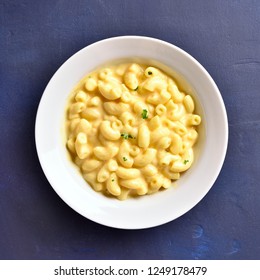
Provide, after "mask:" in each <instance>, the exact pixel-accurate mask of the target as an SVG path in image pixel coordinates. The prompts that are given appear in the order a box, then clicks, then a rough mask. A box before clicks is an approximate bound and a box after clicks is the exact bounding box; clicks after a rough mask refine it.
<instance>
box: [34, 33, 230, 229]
mask: <svg viewBox="0 0 260 280" xmlns="http://www.w3.org/2000/svg"><path fill="white" fill-rule="evenodd" d="M122 41H127V42H131V43H133V42H135V43H137V42H138V43H139V42H144V43H151V44H155V45H158V46H159V45H162V46H163V47H164V48H166V49H167V50H169V51H171V50H172V51H173V52H175V53H179V54H180V56H182V58H183V59H184V60H185V61H187V63H191V66H192V67H193V68H194V69H193V70H196V71H198V72H199V74H200V75H202V76H204V78H205V82H206V83H207V85H209V86H210V88H211V90H212V93H210V94H212V96H213V95H214V100H215V102H216V103H215V104H214V105H215V106H214V108H205V107H203V106H202V107H203V110H205V111H206V112H205V115H206V116H207V114H209V110H211V109H212V110H213V111H214V110H215V112H216V113H217V114H218V115H217V116H216V118H218V126H217V127H216V128H215V129H216V131H217V132H218V134H219V135H220V137H218V139H216V140H214V141H215V142H214V145H217V149H216V150H217V151H216V152H215V154H214V157H213V158H212V162H213V163H214V170H212V171H211V172H210V177H207V179H204V182H203V183H202V184H205V186H203V188H201V189H200V192H199V194H198V195H197V196H196V197H194V198H191V199H190V198H189V199H187V202H186V204H185V205H183V206H182V207H179V208H180V209H177V210H176V209H174V210H176V211H175V212H171V210H172V209H171V207H170V205H169V206H165V209H166V210H169V212H168V213H165V214H164V215H161V216H159V215H158V216H157V215H154V218H153V219H148V221H146V220H145V218H148V216H149V215H150V214H149V213H148V214H147V215H146V216H145V215H144V216H142V218H141V220H138V216H139V215H138V212H135V211H134V210H133V213H135V215H138V216H137V217H135V218H134V219H132V218H131V216H128V215H127V216H126V217H125V218H126V221H125V220H124V219H123V218H122V217H121V216H120V215H119V216H120V217H119V216H118V217H115V213H116V212H115V209H114V208H116V210H118V209H120V210H119V211H121V206H120V205H119V204H118V202H112V204H111V203H110V202H106V201H105V200H104V201H103V202H105V205H104V206H103V205H102V204H100V202H99V200H100V199H101V200H102V199H104V198H101V196H100V194H93V197H92V194H91V197H90V199H91V200H92V199H93V201H94V202H93V203H92V205H91V207H92V208H88V207H86V208H84V207H82V201H81V204H80V205H79V204H78V203H77V199H78V200H80V199H81V197H82V196H85V195H86V192H84V190H82V189H77V191H75V193H77V194H73V193H72V192H71V191H70V192H69V193H66V192H64V189H62V188H61V187H60V186H59V183H60V182H61V181H60V180H59V176H57V175H56V176H55V175H54V173H53V168H56V167H57V166H49V163H50V159H48V160H46V157H45V154H44V153H43V152H42V151H43V150H46V149H47V148H46V145H47V144H46V145H45V144H44V143H43V140H42V139H43V137H44V135H45V134H44V133H45V132H46V131H48V127H49V126H52V124H46V123H45V124H44V126H43V125H42V124H43V123H44V117H45V116H46V104H47V103H48V100H50V98H51V96H50V94H51V92H50V88H51V87H52V86H53V84H54V83H55V81H57V80H58V79H61V72H64V71H65V70H66V71H67V70H68V69H69V67H70V64H71V63H73V61H75V60H77V59H79V57H80V56H81V55H82V54H83V53H84V52H88V51H90V50H92V51H93V50H94V49H95V48H96V47H99V46H100V45H102V44H111V43H112V44H117V43H121V42H122ZM122 57H123V56H122ZM101 60H102V58H101ZM161 62H162V63H165V62H164V61H161ZM98 65H99V64H97V65H96V66H98ZM177 71H178V69H177ZM85 74H87V73H85ZM181 74H183V75H184V76H185V73H181ZM80 78H81V77H79V79H80ZM70 90H71V89H69V91H70ZM199 101H200V100H199ZM63 110H64V108H63ZM211 124H212V121H211ZM207 125H209V124H208V123H206V126H207ZM208 129H212V128H210V127H208ZM215 136H217V134H215ZM35 141H36V149H37V153H38V157H39V161H40V164H41V166H42V169H43V171H44V173H45V176H46V177H47V179H48V181H49V182H50V184H51V186H52V187H53V189H54V190H55V191H56V192H57V194H58V195H59V196H60V197H61V198H62V199H63V200H64V201H65V203H67V204H68V205H69V206H70V207H71V208H73V209H74V210H75V211H77V212H78V213H80V214H81V215H83V216H84V217H86V218H88V219H90V220H92V221H95V222H97V223H100V224H103V225H106V226H110V227H114V228H123V229H142V228H150V227H154V226H158V225H161V224H165V223H167V222H169V221H172V220H174V219H176V218H178V217H180V216H181V215H183V214H185V213H186V212H188V211H189V210H190V209H191V208H193V207H194V206H195V205H196V204H197V203H198V202H199V201H200V200H201V199H202V198H203V197H204V196H205V195H206V194H207V192H208V191H209V190H210V188H211V187H212V186H213V184H214V182H215V180H216V179H217V177H218V175H219V173H220V170H221V168H222V165H223V163H224V159H225V155H226V150H227V144H228V120H227V114H226V109H225V105H224V102H223V99H222V97H221V94H220V92H219V90H218V88H217V86H216V84H215V82H214V80H213V79H212V78H211V76H210V75H209V73H208V72H207V71H206V70H205V69H204V67H203V66H202V65H201V64H200V63H199V62H198V61H197V60H196V59H195V58H193V57H192V56H191V55H189V54H188V53H186V52H185V51H183V50H182V49H180V48H179V47H176V46H174V45H172V44H170V43H167V42H165V41H162V40H159V39H155V38H150V37H143V36H120V37H113V38H109V39H104V40H101V41H98V42H96V43H94V44H91V45H89V46H87V47H85V48H83V49H82V50H80V51H78V52H77V53H75V54H74V55H73V56H71V57H70V58H69V59H68V60H67V61H66V62H65V63H64V64H63V65H62V66H61V67H60V68H59V69H58V70H57V71H56V73H55V74H54V75H53V77H52V78H51V80H50V81H49V83H48V85H47V87H46V89H45V91H44V93H43V95H42V98H41V101H40V103H39V107H38V111H37V116H36V124H35ZM211 142H212V141H211ZM50 145H51V144H50ZM214 145H213V143H212V145H211V146H210V147H207V145H206V146H205V149H204V154H208V153H210V152H212V149H213V147H214ZM44 146H45V147H44ZM216 153H217V154H216ZM55 155H56V156H57V154H55ZM55 155H54V154H53V155H51V157H49V158H52V160H54V161H55V160H56V159H55ZM63 159H64V158H63ZM212 162H211V163H212ZM199 163H200V160H198V164H199ZM205 167H206V165H205V162H204V168H205ZM66 168H68V167H66ZM205 172H206V170H205ZM60 175H61V174H60ZM206 175H207V174H206ZM69 179H71V180H73V179H75V177H71V178H69ZM197 181H198V178H197ZM197 181H196V182H197ZM70 182H72V181H70ZM76 183H78V182H76ZM91 191H92V190H91ZM169 191H170V190H167V192H169ZM176 192H178V190H177V191H176ZM185 192H186V194H187V195H188V190H185ZM74 195H75V196H74ZM88 195H89V190H88V194H87V196H88ZM156 195H160V194H156ZM169 195H170V194H169ZM147 197H148V198H147ZM106 199H107V198H106ZM147 199H151V200H153V201H154V198H152V196H146V198H145V201H146V202H145V203H144V205H146V204H147V205H149V207H152V205H153V203H154V207H157V208H158V209H159V207H160V204H157V202H150V203H147ZM168 200H169V199H168ZM168 202H169V201H168ZM94 203H97V204H100V205H97V206H95V204H94ZM106 203H108V204H106ZM119 203H121V205H124V203H126V204H127V203H128V202H119ZM131 203H132V202H131ZM138 203H139V204H138V207H140V210H142V211H145V209H146V208H144V207H145V206H143V207H142V205H141V206H140V202H138ZM168 204H169V203H168ZM118 205H119V206H118ZM129 205H130V206H129ZM129 205H128V206H126V207H124V206H122V213H124V214H125V213H128V212H129V209H130V208H131V207H132V206H133V204H129ZM93 207H94V208H95V207H97V208H98V209H93ZM127 207H128V208H127ZM107 211H108V212H109V211H111V213H112V212H113V214H111V215H110V216H109V215H108V214H107ZM124 211H125V212H124ZM127 211H128V212H127ZM108 218H111V219H108ZM127 219H128V220H127Z"/></svg>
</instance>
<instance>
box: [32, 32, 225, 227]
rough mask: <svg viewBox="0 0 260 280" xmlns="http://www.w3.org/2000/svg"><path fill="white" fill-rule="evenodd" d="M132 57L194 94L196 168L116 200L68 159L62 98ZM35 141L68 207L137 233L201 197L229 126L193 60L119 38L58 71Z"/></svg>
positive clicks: (168, 47) (165, 46)
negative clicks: (174, 76)
mask: <svg viewBox="0 0 260 280" xmlns="http://www.w3.org/2000/svg"><path fill="white" fill-rule="evenodd" d="M132 57H139V58H143V59H149V60H152V61H158V62H160V63H162V64H165V65H166V66H168V67H170V68H172V69H174V70H176V71H177V72H179V73H180V74H181V75H183V76H184V77H185V79H186V80H187V81H188V82H189V83H190V84H191V85H192V87H193V88H194V90H195V91H196V97H195V99H197V106H198V108H199V110H200V113H201V114H202V120H203V122H202V128H203V129H202V130H201V137H200V138H199V141H198V142H199V144H198V145H197V146H198V147H197V150H198V153H197V156H196V160H195V163H194V164H193V166H192V167H191V168H190V170H188V172H186V173H185V174H183V175H182V176H181V179H180V180H178V181H177V183H176V186H177V187H173V188H170V189H168V190H166V191H162V192H159V193H156V194H153V195H146V196H143V197H140V198H137V199H128V200H126V201H119V200H117V199H113V198H108V197H105V196H104V195H102V194H100V193H97V192H95V191H93V190H92V188H91V187H90V186H89V185H88V184H87V183H86V182H85V181H84V179H83V178H82V177H81V174H80V173H79V172H78V170H77V169H76V168H75V167H74V165H73V164H72V163H71V162H70V161H69V160H68V156H67V150H66V147H65V145H64V139H63V137H62V135H63V132H62V127H63V121H64V110H65V105H66V102H67V98H68V95H69V93H70V91H71V89H72V88H73V87H74V86H75V85H76V84H77V82H78V81H79V80H80V79H81V78H82V77H83V76H85V75H86V74H87V73H89V72H91V71H93V69H95V68H97V67H98V66H100V65H102V64H104V63H106V62H109V61H113V60H118V59H122V58H132ZM155 64H156V62H155ZM35 139H36V147H37V152H38V156H39V160H40V163H41V166H42V168H43V171H44V173H45V175H46V177H47V179H48V180H49V182H50V184H51V185H52V187H53V188H54V190H55V191H56V192H57V194H58V195H59V196H60V197H61V198H62V199H63V200H64V201H65V202H66V203H67V204H68V205H69V206H70V207H71V208H73V209H74V210H76V211H77V212H78V213H80V214H81V215H83V216H84V217H86V218H88V219H90V220H92V221H95V222H97V223H100V224H103V225H106V226H110V227H115V228H123V229H141V228H149V227H154V226H158V225H161V224H164V223H167V222H169V221H172V220H174V219H176V218H178V217H179V216H181V215H183V214H184V213H186V212H187V211H189V210H190V209H191V208H192V207H194V206H195V205H196V204H197V203H198V202H199V201H200V200H201V199H202V198H203V197H204V196H205V195H206V193H207V192H208V191H209V190H210V188H211V187H212V185H213V184H214V182H215V180H216V178H217V176H218V174H219V172H220V169H221V167H222V164H223V161H224V158H225V154H226V149H227V142H228V123H227V115H226V110H225V106H224V103H223V100H222V97H221V94H220V92H219V90H218V88H217V86H216V84H215V83H214V81H213V79H212V78H211V77H210V75H209V74H208V72H207V71H206V70H205V69H204V68H203V67H202V66H201V65H200V64H199V63H198V62H197V61H196V60H195V59H194V58H193V57H191V56H190V55H189V54H187V53H186V52H184V51H183V50H181V49H180V48H178V47H176V46H174V45H172V44H169V43H166V42H164V41H161V40H157V39H153V38H148V37H139V36H124V37H115V38H110V39H106V40H103V41H99V42H97V43H94V44H92V45H90V46H88V47H86V48H84V49H82V50H80V51H79V52H77V53H76V54H75V55H73V56H72V57H71V58H69V59H68V60H67V61H66V62H65V63H64V64H63V65H62V66H61V67H60V68H59V69H58V71H57V72H56V73H55V74H54V76H53V77H52V79H51V80H50V82H49V84H48V85H47V87H46V89H45V91H44V94H43V96H42V99H41V102H40V104H39V108H38V112H37V117H36V126H35Z"/></svg>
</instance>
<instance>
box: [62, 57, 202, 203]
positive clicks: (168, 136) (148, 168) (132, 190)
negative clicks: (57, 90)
mask: <svg viewBox="0 0 260 280" xmlns="http://www.w3.org/2000/svg"><path fill="white" fill-rule="evenodd" d="M195 112H196V111H195V103H194V100H193V97H192V96H191V95H190V94H187V93H185V92H183V89H182V88H180V87H179V86H178V85H177V84H176V82H175V80H174V79H173V78H172V77H171V76H169V75H167V74H166V73H165V72H163V71H162V70H160V69H159V68H158V67H153V66H150V65H145V64H142V63H131V62H127V63H118V64H112V65H109V66H108V67H104V68H101V69H98V70H96V71H94V72H92V73H90V74H88V75H87V76H86V77H84V78H83V79H82V80H81V81H80V82H79V84H78V85H77V86H76V87H75V89H74V90H73V92H72V93H71V95H70V99H69V102H68V108H67V114H66V143H67V144H66V145H67V148H68V150H69V152H70V155H71V158H72V160H73V162H74V163H75V164H76V165H77V166H78V167H79V168H80V170H81V173H82V176H83V178H84V179H85V180H86V181H87V182H88V183H89V185H90V186H91V187H92V188H93V189H94V190H95V191H99V192H103V193H104V194H106V195H110V196H115V197H117V198H119V199H121V200H124V199H126V198H127V197H128V196H138V195H146V194H151V193H155V192H157V191H159V190H161V189H167V188H169V187H171V185H172V181H173V180H177V179H179V178H180V174H181V173H182V172H184V171H186V170H187V169H189V168H190V166H191V165H192V163H193V160H194V152H193V146H194V144H195V142H196V140H197V138H198V130H197V128H198V126H199V125H200V123H201V117H200V115H198V114H196V113H195Z"/></svg>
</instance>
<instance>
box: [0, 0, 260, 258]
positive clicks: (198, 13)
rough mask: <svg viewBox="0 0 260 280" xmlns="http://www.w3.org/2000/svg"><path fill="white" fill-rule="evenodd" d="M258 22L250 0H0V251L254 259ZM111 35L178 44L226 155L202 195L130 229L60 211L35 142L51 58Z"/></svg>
mask: <svg viewBox="0 0 260 280" xmlns="http://www.w3.org/2000/svg"><path fill="white" fill-rule="evenodd" d="M259 30H260V2H259V1H258V0H255V1H253V0H247V1H239V0H237V1H235V0H233V1H225V0H221V1H217V0H216V1H204V0H198V1H187V0H185V1H183V0H179V1H171V0H161V1H155V0H151V1H145V0H143V1H137V0H132V1H119V0H118V1H116V0H115V1H102V0H100V1H96V0H92V1H69V0H66V1H50V0H48V1H47V0H46V1H32V0H31V1H30V0H28V1H10V0H1V1H0V127H1V137H0V151H1V157H0V258H1V259H6V258H8V259H74V258H76V259H99V258H101V259H129V258H130V259H259V258H260V183H259V182H260V163H259V162H260V160H259V159H260V147H259V140H260V32H259ZM117 35H146V36H152V37H156V38H159V39H163V40H166V41H168V42H170V43H173V44H175V45H177V46H179V47H181V48H183V49H184V50H186V51H187V52H189V53H190V54H191V55H193V56H194V57H195V58H196V59H198V60H199V61H200V62H201V64H202V65H203V66H204V67H205V68H206V69H207V70H208V71H209V73H210V74H211V75H212V77H213V78H214V79H215V81H216V83H217V85H218V87H219V89H220V91H221V93H222V96H223V99H224V101H225V104H226V108H227V112H228V117H229V129H230V139H229V147H228V152H227V157H226V161H225V163H224V166H223V169H222V171H221V173H220V176H219V178H218V179H217V181H216V183H215V184H214V187H213V188H212V189H211V191H210V192H209V193H208V195H207V196H206V197H205V198H204V199H203V200H202V201H201V202H200V203H199V204H198V205H197V206H196V207H195V208H193V209H192V210H191V211H190V212H188V213H187V214H186V215H184V216H182V217H181V218H179V219H177V220H175V221H173V222H170V223H168V224H166V225H163V226H160V227H157V228H153V229H147V230H140V231H125V230H116V229H111V228H107V227H104V226H101V225H98V224H95V223H93V222H91V221H89V220H87V219H85V218H83V217H81V216H80V215H79V214H77V213H76V212H74V211H73V210H71V209H70V208H69V207H68V206H67V205H66V204H65V203H64V202H63V201H62V200H61V199H60V198H59V197H58V196H57V195H56V193H55V192H54V191H53V189H52V188H51V186H50V185H49V183H48V182H47V180H46V178H45V177H44V174H43V172H42V170H41V167H40V165H39V162H38V158H37V155H36V150H35V144H34V122H35V115H36V110H37V106H38V103H39V100H40V98H41V95H42V93H43V90H44V88H45V86H46V84H47V82H48V81H49V79H50V78H51V76H52V75H53V74H54V72H55V71H56V70H57V68H58V67H59V66H60V65H61V64H62V63H63V62H64V61H65V60H66V59H67V58H68V57H70V56H71V55H72V54H73V53H74V52H76V51H78V50H79V49H81V48H82V47H84V46H86V45H89V44H91V43H93V42H95V41H97V40H100V39H103V38H107V37H111V36H117ZM209 164H210V163H209Z"/></svg>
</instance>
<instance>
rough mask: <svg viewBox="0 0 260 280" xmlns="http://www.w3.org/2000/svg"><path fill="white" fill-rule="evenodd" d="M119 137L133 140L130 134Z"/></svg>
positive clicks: (122, 134)
mask: <svg viewBox="0 0 260 280" xmlns="http://www.w3.org/2000/svg"><path fill="white" fill-rule="evenodd" d="M121 137H123V138H124V139H129V138H130V139H135V138H134V137H133V136H132V135H131V134H128V133H121Z"/></svg>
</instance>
